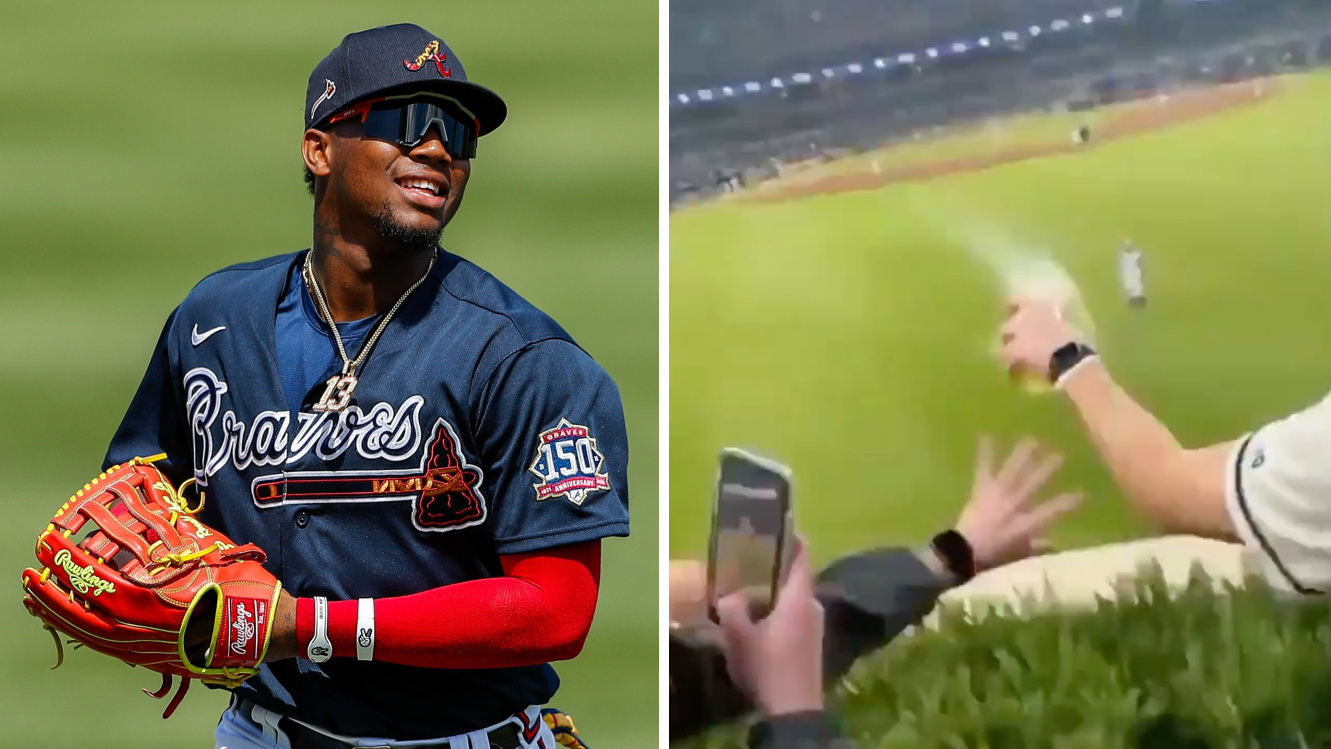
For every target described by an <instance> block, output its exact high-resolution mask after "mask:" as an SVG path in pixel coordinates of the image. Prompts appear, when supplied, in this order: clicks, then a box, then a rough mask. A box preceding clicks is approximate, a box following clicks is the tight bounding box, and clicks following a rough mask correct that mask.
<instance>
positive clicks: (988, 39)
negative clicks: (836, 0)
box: [667, 0, 1208, 104]
mask: <svg viewBox="0 0 1331 749" xmlns="http://www.w3.org/2000/svg"><path fill="white" fill-rule="evenodd" d="M1190 1H1191V2H1206V1H1208V0H1190ZM1124 16H1125V10H1124V8H1123V6H1114V7H1111V8H1108V9H1106V10H1104V11H1092V12H1089V13H1085V14H1083V15H1082V16H1081V22H1082V23H1083V24H1085V25H1091V24H1092V23H1094V22H1095V21H1096V20H1100V19H1118V18H1123V17H1124ZM1076 18H1077V17H1076V16H1073V17H1072V19H1062V18H1060V19H1056V20H1053V21H1051V22H1049V24H1048V25H1047V26H1046V27H1044V28H1043V29H1042V28H1041V27H1040V26H1038V25H1033V26H1029V27H1026V31H1028V32H1029V35H1030V36H1031V37H1037V36H1039V35H1040V32H1041V31H1042V30H1045V31H1051V32H1057V31H1063V30H1066V29H1068V28H1071V26H1072V25H1074V24H1075V23H1076ZM1023 34H1024V32H1022V31H1015V30H1009V31H1004V32H1002V34H994V35H990V36H982V37H980V38H979V40H978V41H977V42H974V43H971V42H952V43H950V44H947V45H942V46H941V51H940V48H939V47H928V48H926V49H925V50H924V55H926V56H927V57H929V58H930V59H936V58H938V57H940V56H942V55H944V54H965V53H966V52H969V51H971V50H972V49H974V48H975V47H976V46H979V47H985V48H988V47H990V46H993V45H994V44H997V43H998V42H997V41H996V40H997V38H999V37H1001V39H1002V41H1003V42H1004V43H1007V44H1010V45H1017V44H1019V43H1020V41H1021V37H1022V36H1023ZM918 58H919V55H917V54H915V53H911V52H905V53H902V54H899V55H896V56H895V57H892V56H889V57H876V58H874V61H873V65H874V67H875V68H878V69H879V70H884V69H887V68H891V67H892V66H893V65H894V60H895V63H899V64H902V65H914V64H915V63H916V62H917V60H918ZM841 70H844V71H846V72H847V73H849V74H852V75H856V74H859V73H862V72H863V71H864V66H863V65H862V64H860V63H857V62H856V63H846V64H844V65H840V66H837V67H835V68H830V67H829V68H823V69H822V73H823V76H824V77H825V78H829V79H831V78H835V77H836V75H837V71H841ZM813 80H814V77H813V76H812V75H810V74H809V73H796V74H794V75H791V76H787V77H786V78H785V79H784V80H783V79H782V78H772V79H771V82H770V83H768V84H764V83H762V82H759V81H749V82H748V83H745V84H743V86H742V90H741V87H740V86H739V85H738V84H737V85H736V86H735V87H734V88H732V87H730V86H725V87H717V88H716V89H699V90H697V91H695V92H689V93H678V94H675V95H674V97H675V99H676V100H677V101H678V102H679V103H680V104H692V103H696V102H698V101H709V100H711V99H713V98H715V97H717V96H718V95H724V96H738V95H742V94H744V93H760V92H761V91H763V90H764V89H765V88H773V89H784V88H786V87H787V86H788V85H789V83H796V84H799V83H812V82H813ZM717 91H720V94H718V93H717ZM667 101H669V99H667Z"/></svg>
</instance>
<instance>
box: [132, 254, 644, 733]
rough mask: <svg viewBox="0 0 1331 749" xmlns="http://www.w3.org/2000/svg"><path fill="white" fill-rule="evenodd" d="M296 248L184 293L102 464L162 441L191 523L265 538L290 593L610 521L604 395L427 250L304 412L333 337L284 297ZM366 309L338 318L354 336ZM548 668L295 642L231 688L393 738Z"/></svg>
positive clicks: (547, 330) (491, 559)
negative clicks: (289, 654) (328, 390)
mask: <svg viewBox="0 0 1331 749" xmlns="http://www.w3.org/2000/svg"><path fill="white" fill-rule="evenodd" d="M304 256H305V253H304V252H301V253H294V254H290V255H284V256H281V257H276V258H270V259H267V260H262V261H258V262H254V263H248V264H243V265H237V266H233V267H231V268H227V269H225V270H222V271H219V272H217V273H214V274H212V275H210V276H208V277H207V278H205V279H204V280H203V281H202V282H200V283H199V284H198V285H197V286H196V287H195V288H194V289H193V291H191V292H190V294H189V295H188V296H187V297H186V299H185V301H184V302H183V303H181V305H180V306H179V307H178V308H177V309H176V310H175V311H174V312H173V313H172V314H171V316H170V318H169V319H168V321H167V323H166V327H165V329H164V330H163V332H162V336H161V339H160V340H159V341H158V343H157V348H156V351H155V352H154V354H153V357H152V360H151V362H150V363H149V366H148V371H147V374H146V375H145V376H144V379H143V382H142V384H141V385H140V387H139V390H138V393H137V394H136V395H135V397H134V400H133V402H132V403H131V405H130V407H129V411H128V413H127V415H126V416H125V419H124V421H123V422H122V423H121V425H120V428H119V430H118V431H117V433H116V435H115V437H114V439H113V440H112V442H111V446H110V449H109V450H108V452H107V458H106V464H107V465H108V466H109V465H110V464H112V463H120V462H124V461H126V460H128V459H130V458H132V457H135V456H141V455H142V456H146V455H154V454H157V453H166V455H167V458H166V460H165V461H163V462H162V463H159V464H158V465H159V467H161V468H162V469H163V470H164V471H165V472H166V473H167V475H168V476H170V477H171V478H172V479H173V480H174V481H176V482H177V483H178V482H181V481H183V480H185V479H187V478H190V477H193V478H195V479H196V480H197V482H198V484H199V487H200V488H201V489H202V490H203V491H204V492H205V493H206V494H207V502H206V505H205V507H204V510H203V512H202V513H201V514H200V516H199V517H200V519H201V520H203V521H204V522H205V523H208V524H209V525H212V526H213V527H216V528H217V529H219V530H221V531H222V532H223V533H225V534H227V535H228V536H230V537H231V538H232V539H234V540H236V541H237V542H240V543H245V542H252V543H255V544H257V545H258V546H259V547H260V548H262V549H264V551H266V552H267V554H268V562H267V567H268V569H269V570H270V571H271V572H272V573H273V574H274V575H276V576H277V578H278V579H279V580H281V581H282V584H283V586H284V587H286V589H287V590H288V591H289V592H291V593H292V594H293V595H296V596H301V597H308V596H315V595H319V596H326V597H328V598H329V599H331V600H347V599H355V598H362V597H373V598H384V597H392V596H400V595H407V594H411V593H418V592H421V591H424V590H429V589H432V588H437V587H440V586H444V585H449V584H452V583H459V582H465V581H468V580H477V579H482V578H487V577H495V576H499V575H501V574H503V573H502V568H501V566H500V564H499V559H498V557H499V555H502V554H514V553H521V552H531V551H538V550H541V549H547V548H552V547H556V546H563V545H568V544H575V543H582V542H587V541H591V540H594V539H599V538H604V537H608V536H626V535H628V532H629V523H628V486H627V467H628V438H627V435H626V433H625V428H624V417H623V408H622V405H621V402H620V396H619V391H618V389H617V388H616V386H615V384H614V382H613V381H612V380H611V379H610V377H609V376H608V375H607V374H606V373H605V371H604V370H603V369H602V368H601V367H600V366H598V365H597V364H596V363H595V362H594V361H593V360H592V358H591V357H590V356H589V355H588V354H587V353H586V352H584V351H583V350H582V349H581V348H579V347H578V345H577V344H576V343H575V342H574V341H573V340H572V338H571V337H570V336H569V335H568V333H566V332H565V331H564V330H563V329H562V328H561V327H560V326H559V325H558V324H557V323H555V322H554V321H553V320H552V319H550V318H549V317H548V316H546V315H545V314H544V313H542V312H540V311H539V310H537V309H536V308H535V307H534V306H532V305H531V304H530V303H528V302H526V301H525V300H523V299H522V298H521V297H519V296H518V295H517V294H516V293H514V292H513V291H512V290H510V289H509V288H507V287H506V286H504V285H503V284H502V283H500V282H499V281H498V280H496V279H495V278H494V277H493V276H491V275H489V274H488V273H486V272H485V271H483V270H481V269H480V268H478V267H476V266H475V265H473V264H471V263H469V262H467V261H466V260H463V259H462V258H459V257H457V256H455V255H451V254H449V253H447V252H443V251H441V252H440V255H439V259H438V262H436V263H435V266H434V269H433V270H432V272H431V273H430V277H429V278H427V279H426V281H425V282H424V283H422V284H421V286H420V287H419V288H417V290H416V291H415V292H414V293H413V294H412V295H411V296H410V297H409V298H408V299H407V301H406V303H405V304H404V305H403V306H402V308H401V309H400V310H399V311H398V313H397V315H396V316H395V317H394V318H393V320H392V321H391V322H390V323H389V325H388V327H387V328H386V329H385V330H384V332H383V334H382V337H381V338H380V340H379V342H378V343H377V344H376V345H375V347H374V350H373V351H372V352H371V353H370V356H369V359H368V360H367V361H366V362H365V364H364V365H363V366H362V367H361V369H360V371H359V377H360V384H359V387H358V388H357V389H356V390H355V395H354V398H353V399H352V403H351V405H350V406H349V407H348V408H346V409H345V410H343V411H341V412H336V413H335V412H322V413H315V412H313V411H312V410H311V409H310V404H311V402H312V401H314V400H317V398H318V395H319V394H320V393H321V392H322V389H323V388H322V385H323V382H322V381H323V379H325V378H326V377H327V376H329V374H330V373H334V372H335V371H336V370H337V368H338V365H339V364H340V359H338V358H337V357H336V354H335V351H334V349H333V344H332V342H331V339H329V340H324V341H323V342H322V345H325V346H327V347H328V348H327V353H326V354H320V353H318V348H319V346H318V344H319V343H320V341H319V340H318V339H317V337H314V338H312V337H311V335H317V334H318V331H320V330H322V331H323V332H322V335H324V336H325V337H326V336H327V332H326V328H320V326H319V325H318V318H317V317H313V311H312V308H306V307H304V306H303V305H304V304H305V302H303V301H302V297H303V296H308V295H307V294H304V292H303V283H302V281H301V280H300V274H299V272H298V269H299V264H300V263H301V262H302V261H303V260H304ZM368 322H369V321H364V322H358V323H350V324H344V325H347V327H343V328H341V329H342V330H344V331H346V332H349V333H353V334H354V335H355V337H357V338H360V337H362V336H363V335H365V329H366V328H368V327H369V325H368V324H367V323H368ZM302 325H308V326H309V328H308V329H304V328H302V327H301V326H302ZM311 330H313V331H316V333H315V334H311V333H310V331H311ZM349 349H350V352H351V354H352V355H353V356H354V355H355V352H356V351H357V350H358V349H359V341H357V342H356V343H355V344H353V345H351V346H350V347H349ZM312 352H313V353H312ZM324 357H326V360H325V359H324ZM312 385H313V387H312V388H311V386H312ZM306 388H311V390H310V391H307V392H305V393H302V392H301V391H302V390H305V389H306ZM293 409H296V410H293ZM558 685H559V681H558V677H557V676H556V675H555V672H554V669H552V668H551V667H550V666H549V665H538V666H528V667H522V668H501V669H483V670H444V669H428V668H417V667H410V666H402V665H396V664H390V663H379V662H370V661H358V660H355V659H350V658H334V659H332V660H329V661H327V662H325V663H322V664H315V663H313V662H311V661H309V660H306V659H304V658H293V659H287V660H283V661H279V662H277V663H273V664H264V665H263V666H261V668H260V673H259V674H258V675H257V676H255V677H253V678H251V679H250V680H248V681H247V682H245V683H244V684H243V685H241V686H240V687H238V688H237V689H236V690H235V692H236V693H237V694H240V695H241V696H244V697H246V698H249V699H251V700H253V701H254V702H256V703H258V704H259V705H262V706H263V707H266V708H268V709H270V710H274V711H277V712H279V713H282V714H284V715H287V716H289V717H292V718H296V719H298V720H303V721H306V722H308V723H312V724H315V725H319V726H322V727H324V728H326V729H328V730H331V731H334V732H336V733H340V734H345V735H352V736H389V737H393V738H396V739H403V740H405V739H418V738H434V737H439V736H450V735H455V734H458V733H461V732H464V731H469V730H475V729H477V728H482V727H484V726H487V725H490V724H493V723H496V722H498V721H501V720H504V719H505V718H507V717H508V716H509V715H511V714H512V713H513V712H514V711H515V710H518V709H521V708H524V707H526V706H528V705H534V704H544V703H545V702H547V701H548V700H549V699H550V697H551V696H552V695H553V694H554V692H555V690H556V688H557V687H558Z"/></svg>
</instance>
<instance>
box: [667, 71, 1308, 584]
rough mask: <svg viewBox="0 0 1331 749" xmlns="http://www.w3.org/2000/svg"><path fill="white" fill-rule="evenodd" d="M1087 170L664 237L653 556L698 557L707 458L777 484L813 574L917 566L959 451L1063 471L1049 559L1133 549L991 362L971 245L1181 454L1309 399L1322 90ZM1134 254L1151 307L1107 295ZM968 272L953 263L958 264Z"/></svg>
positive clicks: (707, 489) (898, 192)
mask: <svg viewBox="0 0 1331 749" xmlns="http://www.w3.org/2000/svg"><path fill="white" fill-rule="evenodd" d="M1297 83H1298V85H1293V86H1291V92H1290V93H1288V94H1286V95H1284V96H1281V97H1278V98H1276V99H1274V100H1272V101H1271V102H1269V103H1264V104H1260V105H1256V106H1254V107H1251V108H1247V109H1242V110H1237V111H1234V112H1230V113H1227V114H1224V115H1220V116H1216V117H1214V118H1212V119H1208V120H1204V121H1201V122H1197V123H1194V124H1191V125H1186V126H1180V127H1177V128H1174V129H1170V130H1167V131H1162V132H1159V133H1155V134H1151V135H1146V136H1141V137H1137V138H1134V139H1130V140H1125V141H1119V142H1115V143H1112V144H1107V145H1104V146H1102V147H1100V148H1097V149H1093V150H1089V151H1085V152H1082V153H1077V154H1074V155H1067V156H1059V157H1053V158H1048V159H1043V160H1037V161H1029V162H1024V163H1018V164H1014V165H1010V166H1005V167H1001V168H996V169H992V170H989V171H985V172H979V173H973V174H968V175H958V176H953V177H947V178H942V179H938V180H935V181H930V182H923V183H915V184H905V185H895V186H890V187H887V188H884V189H880V190H877V191H871V192H859V193H846V194H841V195H833V196H820V197H813V198H807V199H803V200H799V201H793V202H786V203H780V204H771V205H753V204H749V205H743V204H740V203H736V202H731V203H721V204H713V205H710V206H706V207H701V208H696V209H691V210H686V211H683V212H679V213H676V214H674V215H673V216H672V217H671V224H670V237H671V268H670V271H671V305H670V310H671V320H670V330H671V360H670V367H671V371H670V378H671V379H670V385H671V401H670V402H671V436H670V456H671V504H670V507H671V510H670V512H671V541H670V546H671V551H672V552H673V553H674V554H677V555H678V554H689V555H700V554H702V553H703V550H704V547H705V539H706V533H707V527H708V526H707V508H708V506H709V503H710V499H711V496H712V492H713V487H712V483H713V481H714V478H715V461H716V453H717V451H718V450H719V449H720V448H721V447H722V446H725V445H730V444H738V445H746V446H750V447H753V448H755V449H758V450H760V451H762V452H765V453H767V454H770V455H772V456H774V457H777V458H779V459H781V460H784V461H786V462H788V463H789V464H790V465H791V466H792V467H793V468H794V470H795V475H796V516H797V521H798V525H799V527H800V528H801V529H802V530H803V531H804V532H805V533H807V534H808V536H809V537H810V538H811V542H812V544H813V546H814V548H815V551H816V553H817V554H818V556H820V557H821V558H823V559H827V558H829V557H830V556H831V555H834V554H836V553H838V552H844V551H848V550H851V549H855V548H859V547H863V546H866V545H872V544H879V543H885V542H902V541H919V540H922V539H923V538H926V537H927V535H926V534H928V533H930V532H931V531H933V530H936V529H938V528H940V527H941V526H943V525H945V524H947V523H948V522H950V521H951V520H952V519H953V518H954V517H955V513H956V512H957V510H958V509H959V508H960V507H961V505H962V503H963V502H964V500H965V494H966V491H967V489H968V486H969V481H970V477H971V475H972V466H973V463H972V461H973V455H974V451H975V440H976V436H977V435H978V434H980V433H982V432H988V433H992V434H995V435H997V436H999V437H1000V438H1002V439H1005V440H1007V444H1011V441H1012V440H1013V439H1015V438H1016V437H1018V436H1020V435H1022V434H1026V433H1029V434H1033V435H1035V436H1038V437H1040V438H1043V439H1045V440H1047V441H1049V442H1051V443H1053V444H1054V445H1056V446H1058V447H1060V448H1061V449H1063V450H1064V451H1066V453H1067V455H1068V463H1067V466H1066V468H1065V469H1064V471H1063V472H1062V474H1061V476H1060V477H1059V479H1057V481H1056V487H1055V488H1057V489H1060V490H1062V489H1071V488H1082V489H1084V490H1086V492H1087V493H1088V496H1087V501H1086V503H1085V505H1084V507H1083V509H1082V510H1080V511H1079V513H1078V514H1077V515H1076V516H1074V517H1072V518H1071V519H1069V521H1068V522H1066V523H1065V524H1064V525H1063V526H1061V527H1060V528H1059V529H1058V531H1057V533H1056V534H1055V538H1054V540H1055V542H1056V543H1057V544H1059V545H1062V546H1069V547H1070V546H1079V545H1085V544H1091V543H1098V542H1104V541H1108V540H1113V539H1119V538H1124V537H1128V536H1132V535H1137V534H1141V533H1144V532H1145V528H1144V527H1143V526H1142V525H1140V524H1139V523H1138V522H1137V520H1136V519H1134V518H1133V517H1132V516H1131V515H1130V513H1129V512H1128V511H1127V510H1126V509H1125V506H1124V503H1123V502H1122V501H1121V500H1120V498H1119V497H1118V496H1117V495H1116V492H1115V490H1114V488H1113V486H1112V483H1111V481H1110V480H1109V477H1108V475H1107V474H1106V473H1105V472H1104V471H1103V469H1102V468H1100V467H1099V466H1098V464H1097V461H1096V460H1095V457H1094V454H1093V452H1092V450H1091V448H1090V445H1089V443H1088V442H1087V440H1086V439H1085V438H1084V437H1083V436H1082V434H1081V432H1080V428H1079V426H1078V424H1077V422H1076V418H1075V415H1074V414H1073V412H1072V411H1071V409H1070V408H1069V407H1068V406H1067V404H1066V403H1064V402H1062V401H1060V400H1059V399H1058V398H1055V397H1046V398H1032V397H1030V396H1025V395H1022V394H1021V393H1019V392H1018V391H1017V390H1016V389H1015V388H1013V387H1011V386H1010V385H1009V384H1008V382H1007V380H1006V377H1005V375H1004V373H1003V372H1002V371H1001V370H1000V369H999V367H998V365H997V363H996V360H995V359H993V358H992V356H991V355H990V346H991V344H992V341H993V338H994V336H995V335H996V330H997V326H998V324H999V322H1000V321H1001V317H1002V312H1003V310H1002V308H1001V294H1000V287H999V284H998V283H997V282H996V278H995V275H994V273H993V272H992V271H991V269H990V268H989V267H988V266H986V264H985V263H983V262H981V261H979V260H977V259H976V257H975V252H976V250H975V248H976V247H978V246H989V247H990V248H991V249H992V248H993V247H999V248H1000V249H1001V248H1002V247H1003V246H1007V247H1009V248H1012V247H1016V248H1026V249H1028V250H1030V251H1032V252H1041V251H1043V252H1047V253H1049V254H1050V255H1052V256H1053V257H1054V258H1055V259H1057V260H1058V261H1059V262H1060V263H1062V264H1063V265H1064V266H1065V267H1066V268H1067V269H1068V271H1069V272H1070V273H1071V275H1072V276H1073V278H1075V279H1076V281H1077V282H1078V284H1079V285H1080V286H1081V289H1082V293H1083V296H1084V298H1085V299H1086V301H1087V303H1088V305H1089V307H1090V309H1091V311H1092V314H1093V316H1094V318H1095V321H1096V323H1097V327H1098V332H1099V336H1100V343H1101V344H1102V349H1103V351H1104V353H1105V356H1106V359H1107V361H1108V363H1109V365H1110V367H1111V369H1112V370H1113V371H1114V372H1115V373H1116V374H1117V376H1118V377H1119V379H1120V380H1121V381H1122V382H1123V383H1124V384H1125V385H1126V386H1127V387H1128V388H1129V389H1130V390H1131V391H1132V392H1133V393H1134V394H1136V395H1137V396H1138V397H1140V398H1141V399H1142V400H1143V401H1144V402H1145V403H1146V404H1147V405H1148V407H1149V408H1151V409H1153V410H1154V411H1155V412H1156V413H1157V414H1158V415H1159V416H1161V417H1162V418H1163V419H1164V420H1165V422H1166V423H1168V424H1169V425H1170V426H1171V427H1172V428H1173V429H1174V430H1175V433H1176V434H1177V435H1178V436H1179V437H1180V439H1182V440H1183V441H1184V442H1185V444H1191V445H1200V444H1203V443H1209V442H1211V441H1216V440H1221V439H1227V438H1233V437H1237V436H1239V435H1240V434H1241V433H1242V432H1244V431H1245V430H1247V429H1249V428H1251V427H1255V426H1257V425H1259V424H1260V423H1263V422H1264V421H1265V420H1269V419H1272V418H1275V417H1278V416H1281V415H1283V414H1285V413H1287V412H1289V411H1291V410H1294V409H1296V408H1299V407H1301V406H1303V405H1307V404H1310V403H1311V402H1313V401H1314V400H1316V399H1318V398H1320V397H1321V396H1322V395H1323V394H1324V393H1325V392H1326V390H1327V388H1328V386H1329V385H1331V347H1329V346H1327V345H1326V344H1325V342H1326V341H1327V340H1331V317H1329V316H1328V315H1327V314H1326V309H1327V308H1326V296H1325V292H1324V288H1325V286H1326V279H1327V278H1328V277H1331V255H1329V254H1328V253H1327V250H1326V248H1327V246H1328V239H1331V236H1328V234H1329V232H1328V229H1331V218H1328V217H1329V216H1331V214H1329V213H1328V211H1327V208H1326V207H1327V205H1328V204H1331V202H1329V201H1328V198H1331V182H1329V181H1331V177H1328V176H1327V175H1328V174H1331V169H1329V168H1328V167H1331V131H1328V129H1327V128H1326V127H1325V106H1324V103H1325V101H1326V97H1327V95H1328V93H1331V78H1328V77H1326V76H1310V77H1307V78H1304V79H1302V80H1301V81H1298V82H1297ZM1124 237H1132V238H1133V239H1135V240H1137V241H1138V242H1139V243H1140V244H1141V245H1142V246H1143V247H1144V248H1145V250H1146V254H1147V258H1146V262H1147V268H1146V275H1147V286H1148V289H1149V292H1150V308H1149V309H1148V310H1146V311H1145V312H1143V313H1134V312H1132V311H1130V310H1129V309H1128V308H1127V306H1126V304H1125V303H1124V301H1123V299H1122V297H1121V292H1120V291H1119V290H1118V286H1117V271H1116V264H1115V255H1114V253H1115V251H1116V248H1117V245H1118V242H1119V241H1120V240H1121V239H1122V238H1124ZM968 247H969V248H970V249H968Z"/></svg>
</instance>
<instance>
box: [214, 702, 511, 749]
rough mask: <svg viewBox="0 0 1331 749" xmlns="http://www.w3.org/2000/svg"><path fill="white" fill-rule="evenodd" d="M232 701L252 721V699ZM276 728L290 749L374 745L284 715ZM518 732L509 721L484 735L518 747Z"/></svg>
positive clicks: (496, 747)
mask: <svg viewBox="0 0 1331 749" xmlns="http://www.w3.org/2000/svg"><path fill="white" fill-rule="evenodd" d="M235 703H236V706H237V709H238V712H239V713H240V714H241V716H242V717H244V718H245V719H246V720H253V719H252V718H251V717H250V713H251V712H252V711H253V710H254V703H253V702H251V701H249V700H247V699H236V700H235ZM277 728H278V730H280V731H282V733H285V734H286V735H287V738H288V739H289V740H290V741H291V749H347V748H348V747H359V748H360V749H374V747H375V746H376V745H374V744H369V743H361V744H351V743H347V742H344V741H340V740H338V739H335V738H333V737H332V736H325V735H324V734H322V733H320V732H318V731H316V730H314V729H312V728H309V727H308V726H306V725H304V724H302V723H298V722H296V721H294V720H292V719H291V718H288V717H286V716H283V717H281V718H279V719H278V721H277ZM519 734H520V731H519V729H518V727H517V725H515V724H513V723H505V724H504V725H502V726H499V727H498V728H495V729H494V730H493V731H490V732H489V734H487V737H488V738H489V739H490V749H522V743H521V741H520V740H519V738H518V737H519ZM381 746H382V747H385V749H386V748H387V747H388V745H387V744H384V745H381ZM407 746H408V747H410V749H416V747H421V749H427V748H431V749H432V748H434V747H442V748H443V749H449V747H451V746H452V744H451V743H450V742H449V740H448V739H439V740H438V741H420V742H417V741H411V742H409V743H408V744H407Z"/></svg>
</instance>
